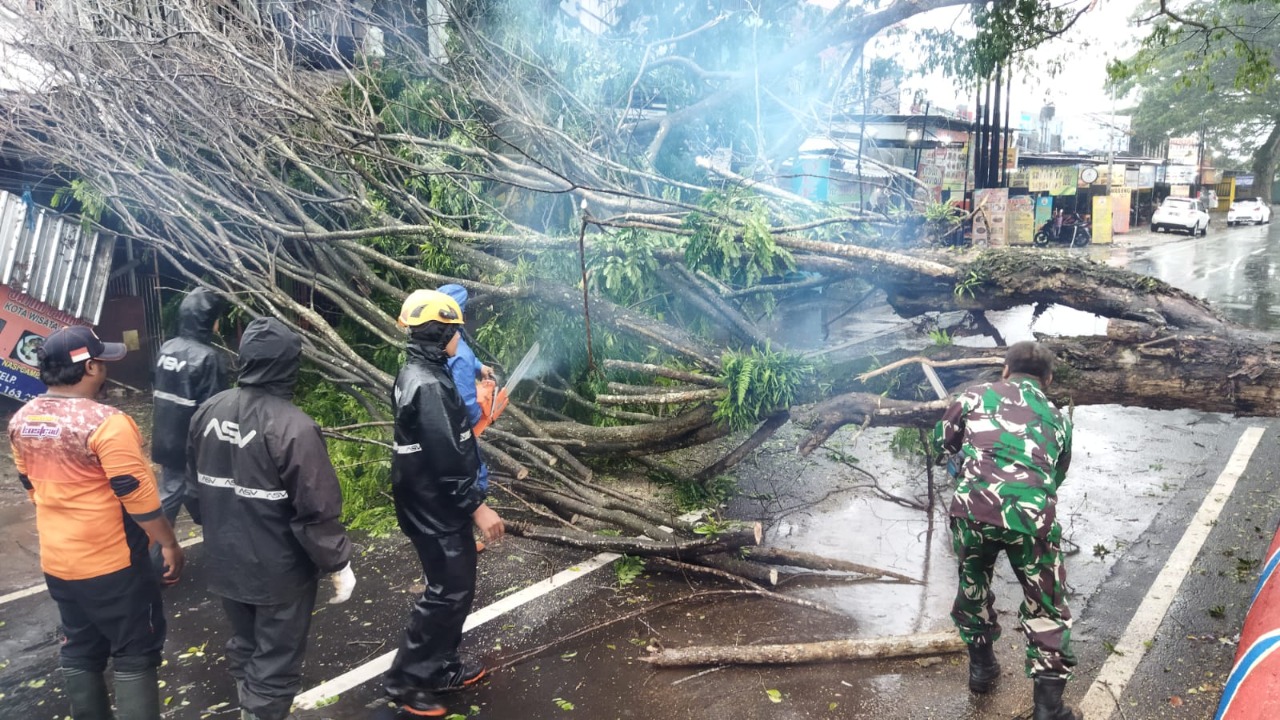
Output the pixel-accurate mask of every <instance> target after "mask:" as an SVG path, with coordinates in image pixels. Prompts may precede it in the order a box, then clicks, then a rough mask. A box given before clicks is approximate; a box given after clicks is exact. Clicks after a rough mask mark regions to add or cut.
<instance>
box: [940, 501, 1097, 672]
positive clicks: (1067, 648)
mask: <svg viewBox="0 0 1280 720" xmlns="http://www.w3.org/2000/svg"><path fill="white" fill-rule="evenodd" d="M951 545H952V547H953V548H954V549H955V553H956V558H957V559H958V560H959V563H960V588H959V591H958V592H957V593H956V601H955V604H954V605H952V607H951V619H952V620H954V621H955V624H956V627H957V628H959V630H960V637H961V638H963V639H964V641H965V642H966V643H968V644H970V645H973V644H979V643H983V642H995V641H996V640H998V639H999V638H1000V621H999V618H998V615H997V613H996V607H995V606H996V596H995V593H993V592H992V591H991V577H992V574H993V573H994V572H995V567H996V560H998V559H999V557H1000V552H1001V551H1002V550H1003V551H1004V553H1005V555H1006V556H1008V558H1009V564H1010V565H1011V566H1012V567H1013V572H1014V574H1015V575H1017V577H1018V582H1020V583H1021V584H1022V596H1023V600H1022V607H1020V608H1019V609H1018V620H1019V622H1020V624H1021V625H1022V632H1023V633H1024V634H1025V635H1026V636H1027V676H1028V677H1036V676H1046V677H1060V678H1066V679H1070V677H1071V668H1072V667H1074V666H1075V664H1076V658H1075V654H1074V653H1072V652H1071V610H1070V609H1068V608H1067V589H1066V585H1067V571H1066V567H1065V566H1064V565H1063V555H1062V547H1061V545H1060V544H1059V543H1057V542H1050V541H1049V540H1045V539H1043V538H1038V537H1035V536H1033V535H1027V534H1024V533H1020V532H1017V531H1014V530H1008V529H1006V528H1002V527H997V526H995V525H988V524H986V523H981V522H976V521H973V520H969V519H966V518H955V517H953V518H951Z"/></svg>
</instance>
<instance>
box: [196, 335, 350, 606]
mask: <svg viewBox="0 0 1280 720" xmlns="http://www.w3.org/2000/svg"><path fill="white" fill-rule="evenodd" d="M301 352H302V339H301V338H300V337H298V335H297V334H296V333H294V332H293V331H292V330H290V329H288V328H287V327H286V326H285V325H284V323H281V322H280V321H279V320H276V319H274V318H259V319H257V320H254V321H253V322H251V323H249V326H248V327H247V328H246V329H245V333H244V338H243V340H242V341H241V343H240V365H241V369H240V386H239V387H238V388H236V389H234V390H227V391H226V392H222V393H219V394H218V395H215V396H214V397H213V398H212V399H210V400H209V401H208V402H207V403H205V404H204V405H202V406H201V407H200V409H199V410H197V411H196V414H195V417H194V418H193V420H192V423H191V432H190V436H189V442H188V450H187V454H188V461H189V468H188V472H187V482H188V486H187V494H188V495H190V496H193V497H195V498H197V500H198V503H199V511H200V515H201V516H202V521H203V525H204V538H205V540H204V548H205V550H204V558H205V564H206V566H207V567H208V570H209V573H208V577H209V590H210V591H211V592H213V593H214V594H216V595H220V596H222V597H225V598H229V599H231V600H235V601H238V602H242V603H248V604H254V605H273V604H281V603H286V602H289V601H291V600H293V599H294V598H295V597H296V596H297V595H298V594H299V593H301V592H304V591H306V590H307V589H308V588H310V587H311V586H312V585H313V583H314V582H315V580H316V578H317V576H318V575H319V574H321V573H332V572H336V571H338V570H341V569H342V568H343V566H345V565H346V564H347V561H348V560H349V559H350V558H351V542H350V540H349V539H348V538H347V533H346V530H345V529H344V528H343V526H342V524H341V523H340V522H339V520H338V518H339V516H340V515H341V514H342V489H341V487H340V486H339V485H338V476H337V474H336V473H335V472H334V469H333V465H332V464H331V463H330V462H329V453H328V449H327V448H326V446H325V442H324V437H323V436H322V435H321V434H320V427H319V426H318V425H316V423H315V421H314V420H312V419H311V418H310V417H308V416H307V414H306V413H304V412H302V410H300V409H298V407H297V406H295V405H294V404H293V402H292V397H293V387H294V384H295V382H296V381H297V377H298V370H299V369H300V367H301Z"/></svg>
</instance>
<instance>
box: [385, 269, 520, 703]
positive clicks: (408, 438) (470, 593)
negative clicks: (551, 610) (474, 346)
mask: <svg viewBox="0 0 1280 720" xmlns="http://www.w3.org/2000/svg"><path fill="white" fill-rule="evenodd" d="M400 324H401V325H402V326H405V327H407V328H408V329H409V345H408V350H407V354H408V359H407V361H406V363H405V366H404V367H403V368H401V369H400V373H399V375H397V376H396V384H395V392H394V397H393V403H394V406H395V455H394V457H393V458H392V461H391V487H392V493H393V495H394V497H395V504H396V517H397V519H398V520H399V523H400V529H401V530H403V531H404V534H405V535H407V536H408V537H409V540H410V541H411V542H412V543H413V546H414V548H415V549H416V550H417V552H418V557H419V559H421V561H422V569H423V571H424V572H425V573H426V576H427V589H426V591H425V592H424V593H423V594H422V597H421V598H419V599H418V601H417V603H416V604H415V605H414V608H413V611H412V614H411V615H410V617H409V625H408V627H407V628H406V629H405V633H404V637H403V638H402V640H401V642H400V650H399V652H398V653H396V658H395V661H394V662H393V663H392V666H391V669H390V670H389V671H388V672H387V675H386V678H385V681H386V687H387V694H388V695H390V696H391V698H392V699H393V700H395V701H396V702H397V703H399V704H400V705H401V706H402V708H403V709H404V710H405V711H407V712H409V713H411V714H413V715H417V716H420V717H440V716H443V715H444V714H445V712H446V710H445V708H444V706H443V705H441V704H440V703H439V702H438V701H437V699H436V695H437V693H441V692H447V691H450V690H457V689H461V688H463V687H467V686H469V685H472V684H474V683H475V682H477V681H478V680H480V678H482V677H483V676H484V673H485V668H484V666H483V665H481V664H479V663H476V662H471V661H466V660H464V659H463V658H462V656H461V655H460V654H459V652H458V646H459V645H460V644H461V642H462V625H463V623H464V622H465V621H466V619H467V614H468V613H469V612H471V602H472V600H473V599H474V598H475V590H476V546H475V541H474V539H473V537H472V535H471V525H472V524H473V523H474V524H475V525H476V527H478V528H479V529H480V532H481V533H482V534H483V535H484V538H485V540H486V541H487V542H496V541H498V540H500V539H501V538H502V534H503V524H502V519H501V518H500V517H498V514H497V513H496V512H494V511H493V510H492V509H490V508H489V507H488V506H487V505H485V503H484V501H485V493H484V491H483V490H481V489H480V486H479V484H478V482H477V480H478V477H479V472H480V456H479V455H478V454H477V453H476V439H475V436H474V434H473V432H472V428H471V422H470V420H469V419H468V417H467V408H466V405H465V404H463V401H462V398H461V397H460V396H459V395H458V390H457V387H456V386H455V385H454V381H453V377H452V375H451V373H450V372H449V367H448V364H447V363H448V361H449V358H450V357H452V356H453V355H454V354H455V353H456V352H457V348H458V342H459V339H460V334H459V331H460V330H461V329H462V310H461V308H459V307H458V303H457V302H456V301H454V299H453V298H451V297H449V296H448V295H445V294H444V293H441V292H438V291H436V290H418V291H415V292H414V293H412V294H411V295H410V296H409V298H408V299H407V300H405V303H404V307H403V309H402V310H401V312H400Z"/></svg>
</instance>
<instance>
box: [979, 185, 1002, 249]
mask: <svg viewBox="0 0 1280 720" xmlns="http://www.w3.org/2000/svg"><path fill="white" fill-rule="evenodd" d="M1008 204H1009V190H1008V188H992V189H990V190H977V191H975V192H974V193H973V206H974V207H975V208H977V211H976V212H975V214H974V216H973V241H974V244H975V245H992V246H1001V245H1008V244H1009V232H1008V225H1007V222H1008V214H1007V213H1008Z"/></svg>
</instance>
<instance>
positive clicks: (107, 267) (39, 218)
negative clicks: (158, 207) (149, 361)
mask: <svg viewBox="0 0 1280 720" xmlns="http://www.w3.org/2000/svg"><path fill="white" fill-rule="evenodd" d="M111 252H112V242H111V241H110V240H107V239H103V238H101V237H100V236H99V234H98V233H96V232H85V231H84V229H83V228H82V227H81V225H80V219H79V218H76V217H72V216H69V215H61V214H59V213H55V212H53V211H52V210H49V209H47V208H42V207H39V206H37V205H32V204H28V203H26V202H24V201H23V199H22V197H20V196H18V195H14V194H13V193H10V192H6V191H0V283H3V284H5V285H8V286H9V287H11V288H13V289H14V290H17V291H18V292H21V293H23V294H25V295H27V296H29V297H32V298H35V299H36V300H39V301H41V302H44V303H47V304H49V305H52V306H53V307H55V308H57V309H59V310H61V311H63V312H65V313H67V314H69V315H74V316H75V317H78V318H80V319H82V320H85V321H87V322H88V323H90V324H92V325H96V324H98V319H99V315H100V314H101V312H102V302H103V295H104V293H105V292H106V289H107V281H108V277H109V275H110V273H111Z"/></svg>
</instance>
